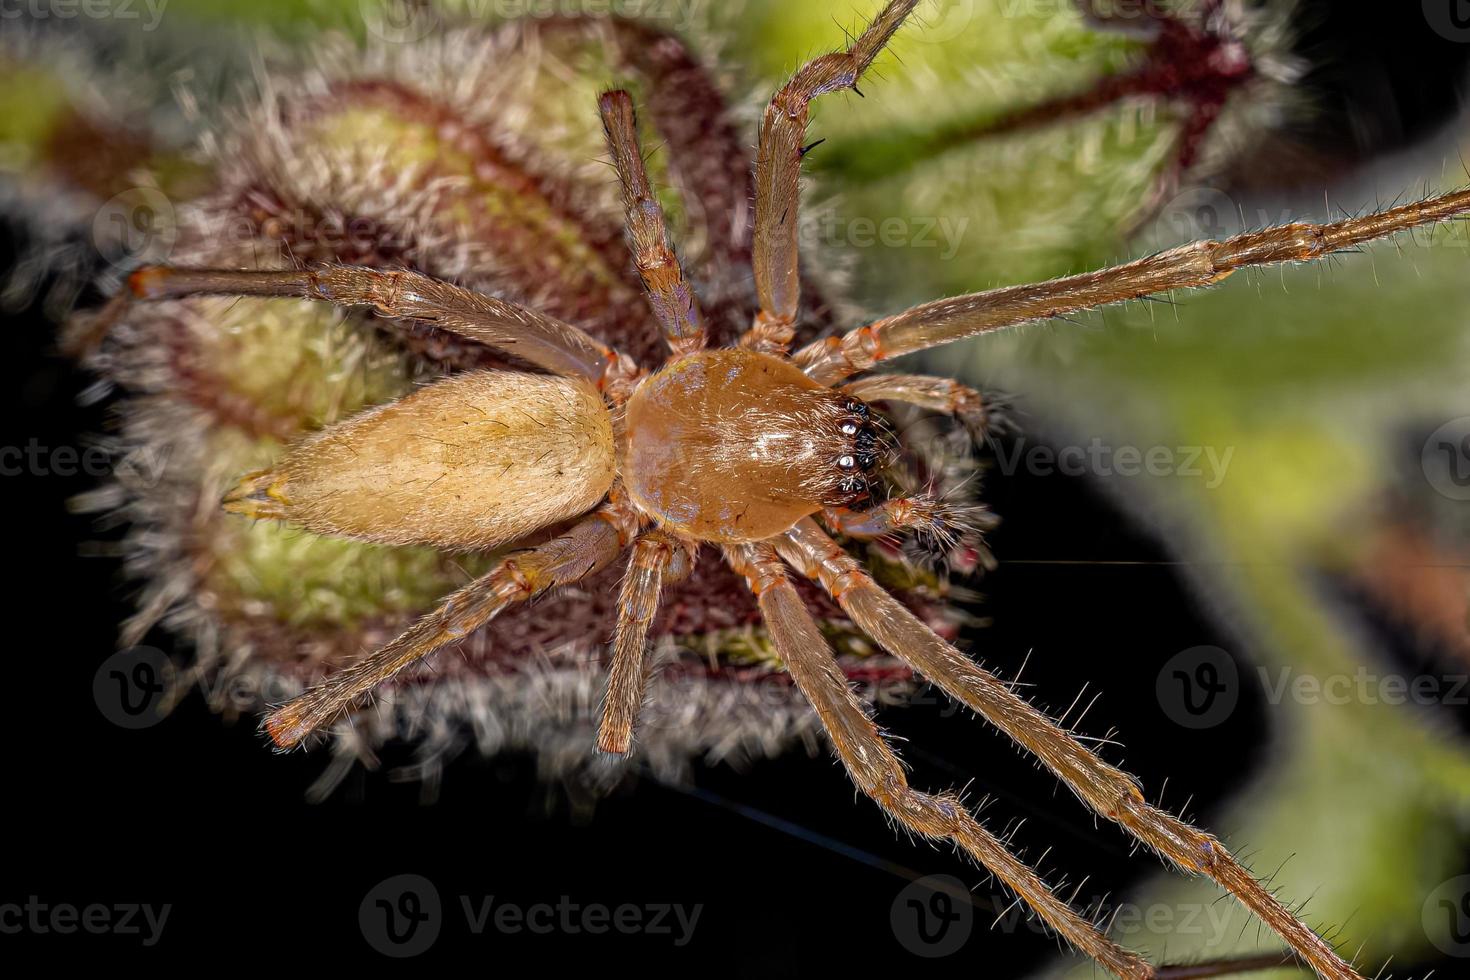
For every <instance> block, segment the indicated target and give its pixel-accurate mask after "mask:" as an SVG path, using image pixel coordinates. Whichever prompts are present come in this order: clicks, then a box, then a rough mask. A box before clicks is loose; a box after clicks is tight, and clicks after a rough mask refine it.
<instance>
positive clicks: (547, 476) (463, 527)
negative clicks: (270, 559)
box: [225, 371, 617, 551]
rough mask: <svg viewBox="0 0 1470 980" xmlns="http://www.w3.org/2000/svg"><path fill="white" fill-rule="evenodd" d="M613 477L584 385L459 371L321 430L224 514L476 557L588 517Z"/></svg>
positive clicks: (599, 415) (235, 496) (606, 427)
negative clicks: (552, 526)
mask: <svg viewBox="0 0 1470 980" xmlns="http://www.w3.org/2000/svg"><path fill="white" fill-rule="evenodd" d="M616 474H617V463H616V455H615V451H614V441H613V429H612V420H611V417H610V415H609V413H608V410H607V406H606V404H605V403H604V402H603V400H602V396H601V395H600V394H598V392H597V391H596V390H595V389H594V388H593V387H592V386H591V385H589V384H587V383H586V382H583V381H575V380H571V379H567V378H554V377H547V376H544V375H533V374H518V373H514V372H509V371H468V372H465V373H463V374H458V375H454V376H452V377H449V378H446V379H444V380H443V381H439V382H437V383H435V384H432V385H428V386H427V387H424V388H421V389H419V390H418V391H416V392H414V393H413V394H411V395H408V396H406V397H404V398H400V399H399V400H398V401H395V402H391V403H389V404H387V405H381V406H379V407H377V408H374V409H370V410H369V411H367V412H364V413H363V414H361V415H359V416H357V417H356V418H352V419H349V420H347V421H346V422H343V423H341V424H338V425H335V426H332V427H330V428H327V429H324V430H323V431H321V432H319V433H318V434H317V435H315V436H313V437H311V438H309V439H306V440H305V441H303V442H301V443H299V444H298V445H296V446H294V447H292V448H291V449H290V450H289V451H288V452H287V453H286V455H285V456H284V457H283V458H282V459H281V460H280V461H279V462H278V463H277V464H276V466H275V467H274V468H273V469H271V470H267V471H264V472H262V473H258V474H254V475H252V476H251V477H247V478H246V479H245V480H244V481H243V482H242V483H241V484H240V485H239V486H238V487H237V488H236V489H235V490H234V491H232V492H231V494H230V495H229V496H228V497H227V498H226V503H225V506H226V507H227V509H230V510H233V511H236V512H238V513H243V514H247V515H249V516H253V517H270V518H276V519H280V520H285V521H289V522H290V523H292V524H296V525H299V526H301V527H304V528H306V529H307V530H309V531H313V532H315V533H317V534H331V535H336V536H339V537H350V538H357V539H359V540H365V541H376V542H379V543H383V544H395V545H406V544H424V545H433V546H436V547H440V548H447V549H452V550H464V551H482V550H486V549H489V548H494V547H496V546H497V545H502V544H506V543H509V542H512V541H515V540H517V539H518V538H522V537H525V536H526V535H529V534H531V533H532V532H534V531H537V530H539V529H540V528H543V527H546V526H547V525H550V524H555V523H557V522H559V521H564V520H567V519H568V518H571V517H576V516H577V515H579V514H582V513H584V512H586V511H587V510H590V509H591V508H592V507H593V506H595V505H596V504H597V503H598V501H600V500H601V499H602V498H603V496H604V495H605V494H606V493H607V491H608V489H609V488H610V487H611V486H612V483H613V479H614V478H615V476H616Z"/></svg>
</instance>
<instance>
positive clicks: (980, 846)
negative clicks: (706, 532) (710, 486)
mask: <svg viewBox="0 0 1470 980" xmlns="http://www.w3.org/2000/svg"><path fill="white" fill-rule="evenodd" d="M726 557H727V559H728V561H729V562H730V565H731V567H733V568H734V569H735V571H736V572H738V573H740V574H741V575H743V576H745V578H746V580H747V581H748V582H749V583H750V587H751V590H752V591H753V592H755V594H756V598H757V601H758V602H759V604H760V610H761V615H762V617H763V618H764V619H765V622H766V627H767V629H769V630H770V632H771V642H772V643H774V644H775V647H776V652H777V653H779V654H780V655H781V659H782V660H783V661H785V663H786V669H787V670H788V671H789V672H790V674H791V678H792V680H793V681H795V682H796V686H797V688H798V689H800V691H801V693H802V694H803V695H804V696H805V697H806V699H807V701H809V702H811V705H812V708H813V709H814V710H815V711H816V712H817V716H818V717H819V718H820V719H821V721H822V727H823V728H824V729H825V730H826V732H827V735H828V736H829V738H830V739H831V742H832V748H833V751H834V752H835V753H836V754H837V757H838V759H840V760H841V762H842V764H843V766H844V767H846V769H847V772H848V774H849V775H850V776H851V777H852V781H853V782H854V783H856V784H857V787H858V789H860V790H862V792H863V793H864V795H866V796H868V797H869V798H870V799H872V800H873V802H875V803H877V804H878V806H879V807H881V808H882V809H883V811H884V812H885V813H887V814H888V815H889V816H891V817H893V818H894V819H895V820H897V821H898V823H899V825H900V826H902V827H903V828H904V829H906V830H908V831H910V832H911V833H915V834H918V835H919V836H921V837H925V838H928V839H931V840H950V841H953V842H954V843H955V844H956V845H957V846H958V847H959V848H960V849H961V850H963V851H964V852H965V853H966V854H968V855H969V856H970V857H971V858H973V859H974V860H975V861H977V862H979V863H980V865H981V866H982V867H984V868H985V869H986V870H987V871H989V872H990V873H991V874H993V875H995V876H996V878H998V879H999V880H1000V881H1001V882H1002V883H1003V884H1004V885H1005V886H1006V887H1007V888H1009V889H1011V890H1012V891H1013V892H1015V893H1016V894H1017V895H1019V896H1021V898H1022V899H1024V900H1025V902H1026V904H1027V905H1029V906H1030V907H1031V908H1032V909H1034V910H1036V913H1037V914H1038V915H1039V916H1041V918H1042V920H1043V921H1044V922H1046V924H1047V925H1048V926H1050V927H1051V928H1052V929H1054V930H1055V931H1056V932H1057V934H1058V935H1060V936H1061V937H1062V938H1064V939H1066V940H1067V942H1069V943H1071V944H1072V945H1074V946H1076V947H1077V948H1078V949H1080V950H1082V951H1083V952H1085V953H1086V954H1087V955H1088V956H1090V957H1092V958H1093V959H1094V960H1096V961H1097V962H1098V963H1100V964H1102V965H1103V966H1104V967H1105V968H1106V969H1108V970H1110V971H1111V972H1113V973H1115V974H1117V975H1118V976H1120V977H1127V978H1136V980H1147V978H1152V977H1153V976H1154V971H1153V967H1151V966H1150V965H1149V964H1148V962H1147V961H1145V960H1144V959H1143V958H1142V957H1140V956H1138V955H1137V954H1136V953H1132V952H1129V951H1128V950H1126V949H1124V948H1123V947H1121V946H1119V945H1118V944H1117V943H1115V942H1113V941H1112V940H1111V939H1109V938H1108V937H1107V936H1105V935H1103V934H1102V932H1101V931H1099V930H1098V928H1097V927H1096V926H1094V925H1093V924H1092V923H1091V922H1089V921H1088V920H1087V919H1085V918H1083V917H1082V916H1081V915H1079V914H1078V913H1077V911H1076V910H1075V909H1073V908H1072V907H1071V906H1070V905H1068V904H1067V903H1066V902H1065V901H1063V900H1062V899H1061V898H1060V897H1058V896H1057V894H1056V893H1055V892H1053V891H1052V890H1051V888H1050V887H1049V886H1048V885H1047V884H1046V882H1045V881H1043V880H1042V879H1041V877H1040V876H1039V875H1037V873H1036V871H1035V870H1033V869H1032V868H1031V867H1029V866H1028V865H1026V864H1025V863H1024V862H1023V861H1021V860H1020V859H1019V858H1017V857H1016V856H1015V855H1014V854H1012V853H1011V852H1010V850H1009V849H1008V848H1007V847H1006V845H1005V844H1004V843H1003V842H1002V841H1001V840H1000V839H999V838H997V837H996V836H995V835H994V834H992V833H990V831H988V830H986V829H985V827H984V826H983V825H981V823H980V822H979V821H977V820H976V819H975V817H974V816H973V815H972V814H971V813H970V811H969V809H968V808H967V807H966V806H965V804H964V802H963V801H961V800H960V799H959V797H957V796H955V795H953V794H945V795H942V796H933V795H930V794H928V793H923V792H920V791H918V790H916V789H914V788H913V787H911V786H910V785H909V784H908V780H907V779H906V778H905V776H904V771H903V763H902V762H900V761H899V758H898V756H897V755H896V754H895V753H894V751H893V749H892V748H891V747H890V746H889V744H888V741H887V739H886V738H884V736H883V735H882V734H881V733H880V732H879V730H878V727H877V726H876V725H875V724H874V723H873V721H872V719H871V718H869V717H868V714H867V712H866V711H864V710H863V707H862V704H861V702H859V701H858V699H857V695H855V694H854V693H853V691H852V688H851V687H850V686H849V685H848V683H847V678H846V677H845V676H844V675H843V673H842V668H841V667H839V666H838V664H837V661H836V659H835V658H834V657H833V656H832V650H831V648H830V647H829V646H828V645H827V641H826V640H825V639H824V638H823V637H822V633H821V630H820V628H819V627H818V626H817V624H816V622H815V621H814V620H813V619H812V616H811V613H809V612H808V611H807V608H806V603H805V602H803V601H802V599H801V596H800V595H799V594H798V593H797V591H796V588H795V586H794V585H792V583H791V580H790V578H789V576H788V575H787V573H786V566H785V565H784V564H783V563H782V562H781V559H780V558H779V557H778V556H777V554H776V552H775V549H773V548H772V547H771V546H770V545H769V544H765V543H757V544H753V545H742V546H739V547H730V548H727V549H726Z"/></svg>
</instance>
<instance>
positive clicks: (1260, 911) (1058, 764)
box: [776, 519, 1360, 980]
mask: <svg viewBox="0 0 1470 980" xmlns="http://www.w3.org/2000/svg"><path fill="white" fill-rule="evenodd" d="M776 547H777V550H778V551H779V552H780V554H781V556H782V557H783V558H785V559H786V560H787V561H789V562H791V563H792V564H793V565H795V566H796V567H797V568H799V569H801V571H802V572H803V573H804V574H805V575H807V576H808V577H809V578H812V579H814V580H816V581H818V582H820V583H821V585H822V586H823V588H824V589H826V591H827V592H828V594H829V595H831V596H832V597H833V599H835V600H836V602H837V604H838V605H839V606H841V607H842V610H843V611H844V612H846V613H847V614H848V616H850V617H851V618H852V620H853V622H854V623H856V624H857V625H858V627H859V628H860V629H862V630H863V632H865V633H867V634H868V635H869V636H871V637H872V638H873V639H874V640H876V641H877V642H878V644H879V645H880V646H882V647H883V648H884V649H885V650H887V651H888V652H889V653H891V654H892V655H894V656H896V657H898V658H899V659H901V660H903V661H904V662H906V663H908V664H909V665H910V666H911V667H913V668H914V669H915V670H916V671H918V672H919V673H920V674H922V675H923V676H924V677H926V678H928V679H929V680H930V681H931V682H933V683H934V684H936V685H937V686H939V687H940V688H941V689H942V690H943V691H944V692H945V693H947V694H948V695H949V696H950V697H952V698H954V699H955V700H956V701H959V702H960V703H962V704H964V705H966V706H967V707H969V708H972V709H973V710H975V711H976V712H978V713H979V714H980V715H981V716H982V717H983V718H985V720H986V721H988V722H990V723H991V724H992V725H995V726H996V727H997V728H999V729H1001V730H1002V731H1003V732H1005V733H1006V734H1007V735H1008V736H1010V737H1011V739H1012V740H1013V741H1015V742H1016V744H1018V745H1020V746H1021V747H1022V748H1024V749H1025V750H1026V751H1028V752H1030V753H1031V754H1032V755H1034V756H1035V757H1036V758H1037V759H1038V760H1039V761H1040V762H1041V763H1042V764H1043V765H1045V766H1046V767H1047V768H1048V769H1050V770H1051V771H1052V772H1053V773H1055V774H1056V775H1057V776H1058V777H1059V778H1060V779H1061V780H1062V781H1063V782H1064V783H1065V784H1066V785H1067V786H1068V787H1069V788H1070V789H1071V790H1072V791H1073V792H1074V793H1076V794H1077V796H1078V798H1080V799H1081V800H1082V802H1083V803H1085V804H1086V805H1087V806H1088V807H1089V808H1091V809H1092V810H1093V811H1094V812H1095V813H1097V814H1098V815H1099V816H1102V817H1105V818H1107V819H1108V820H1112V821H1114V822H1116V823H1118V824H1120V825H1121V826H1122V827H1123V828H1124V829H1125V830H1126V831H1128V832H1129V833H1131V834H1132V835H1133V836H1135V837H1136V838H1137V839H1138V840H1140V841H1142V842H1143V843H1144V844H1146V845H1148V846H1149V847H1150V848H1152V849H1153V850H1154V851H1156V852H1158V853H1159V854H1160V855H1162V856H1163V857H1165V858H1167V859H1168V860H1169V861H1171V862H1173V863H1174V864H1175V865H1177V866H1178V867H1180V868H1182V869H1183V870H1185V871H1187V872H1190V873H1191V874H1204V875H1208V876H1209V877H1210V878H1212V879H1214V881H1215V882H1216V883H1218V884H1219V885H1220V886H1221V887H1223V888H1224V889H1225V890H1226V891H1228V892H1230V893H1231V894H1233V895H1234V896H1235V897H1236V898H1238V899H1239V900H1240V902H1241V904H1243V905H1244V906H1245V907H1246V908H1248V909H1250V910H1251V911H1252V912H1253V913H1255V914H1256V915H1257V916H1258V917H1259V918H1260V919H1261V920H1262V921H1263V922H1265V923H1266V925H1268V926H1270V928H1271V929H1272V930H1273V931H1274V932H1275V933H1276V934H1277V935H1279V936H1280V937H1281V938H1282V939H1283V940H1285V941H1286V943H1287V944H1288V945H1289V946H1290V947H1291V948H1292V950H1294V951H1295V952H1296V954H1297V955H1298V956H1300V957H1301V959H1302V960H1303V961H1304V962H1306V963H1307V964H1309V965H1310V966H1311V967H1312V969H1314V970H1316V971H1317V973H1318V974H1320V975H1321V976H1323V977H1326V978H1329V980H1360V978H1359V977H1358V974H1357V973H1356V972H1354V971H1353V969H1352V968H1351V967H1350V966H1348V964H1347V963H1345V962H1343V960H1342V959H1341V957H1339V956H1338V955H1337V952H1336V950H1334V949H1333V948H1332V945H1331V944H1330V943H1328V942H1327V941H1326V940H1325V939H1323V938H1322V937H1321V936H1319V935H1317V933H1315V932H1313V931H1312V930H1311V929H1310V928H1308V927H1307V926H1306V925H1305V924H1304V923H1303V922H1301V921H1300V920H1299V919H1297V918H1296V916H1294V915H1293V914H1292V913H1291V912H1289V911H1287V909H1286V908H1285V907H1284V906H1283V905H1282V904H1281V902H1280V901H1279V900H1278V899H1277V898H1276V896H1275V895H1273V894H1272V893H1271V892H1270V891H1268V890H1267V889H1266V888H1265V887H1263V886H1262V884H1261V883H1260V882H1259V881H1257V880H1256V878H1255V877H1254V876H1253V875H1251V873H1250V872H1249V871H1247V870H1246V869H1245V868H1244V867H1242V866H1241V865H1240V863H1239V862H1237V861H1236V860H1235V858H1234V857H1233V856H1232V855H1231V854H1230V852H1229V850H1227V849H1226V847H1225V845H1223V844H1222V843H1220V841H1218V840H1217V839H1215V838H1214V837H1212V836H1211V835H1210V834H1207V833H1205V832H1204V831H1202V830H1199V829H1198V828H1196V827H1192V826H1190V825H1189V824H1187V823H1184V822H1183V821H1182V820H1180V819H1179V818H1177V817H1175V816H1173V815H1171V814H1168V813H1165V812H1164V811H1162V810H1159V809H1158V808H1156V807H1154V806H1152V805H1150V804H1149V803H1148V802H1147V801H1146V800H1145V799H1144V796H1143V793H1142V792H1141V790H1140V789H1139V787H1138V783H1137V781H1136V780H1135V779H1134V778H1133V777H1132V776H1129V775H1128V774H1127V773H1125V772H1123V771H1122V770H1119V769H1117V768H1115V767H1113V766H1110V765H1108V764H1107V763H1106V762H1104V761H1103V760H1102V759H1100V758H1099V757H1098V756H1097V754H1096V753H1095V752H1093V751H1092V750H1091V749H1089V748H1088V747H1087V746H1085V745H1084V744H1082V743H1081V742H1080V741H1078V740H1077V739H1076V738H1074V737H1073V736H1072V735H1071V733H1069V732H1067V731H1065V730H1064V729H1062V728H1061V726H1059V725H1058V724H1057V723H1056V722H1055V721H1053V720H1052V719H1051V718H1049V717H1048V716H1047V715H1046V714H1044V713H1043V712H1041V711H1039V710H1038V709H1037V708H1036V707H1034V706H1033V705H1032V704H1031V703H1030V702H1029V701H1027V700H1026V699H1024V698H1022V697H1020V696H1019V695H1017V694H1016V693H1015V692H1014V691H1013V690H1012V689H1011V688H1010V687H1009V686H1008V685H1006V684H1005V683H1004V682H1002V681H1001V680H1000V679H999V678H997V677H996V676H995V675H994V674H991V673H990V672H989V671H986V670H984V669H983V668H981V667H980V666H979V665H978V664H976V663H975V662H974V661H973V660H971V659H970V658H969V657H966V656H965V655H964V654H962V653H961V652H960V651H959V650H957V649H955V648H954V647H953V646H951V645H950V644H948V643H946V642H945V641H944V640H943V639H941V638H940V637H939V636H938V635H937V634H935V633H934V631H933V630H931V629H930V628H929V627H928V626H926V625H924V623H923V622H922V621H920V620H919V619H918V617H916V616H914V615H913V613H911V612H910V611H909V610H908V609H907V608H906V607H905V606H904V605H903V604H902V603H901V602H899V601H898V600H896V599H894V598H893V597H892V596H890V595H889V594H888V593H887V592H885V591H884V590H883V589H882V588H881V587H880V586H879V585H878V584H877V583H876V582H874V581H873V579H872V578H871V577H870V576H869V575H868V573H867V572H866V570H864V569H863V568H862V566H861V565H859V564H858V563H857V562H856V561H855V560H854V559H853V558H852V557H851V556H850V555H848V554H847V553H846V552H845V551H843V550H842V548H840V547H839V546H838V545H837V544H836V543H835V542H834V541H833V540H832V539H831V538H829V537H827V535H825V534H823V533H822V531H821V529H820V528H819V527H817V525H816V524H815V523H813V522H812V521H811V520H809V519H808V520H803V521H801V522H800V523H798V524H797V525H796V527H794V528H793V529H791V530H790V531H788V532H787V533H786V535H785V536H783V538H782V539H780V540H779V541H777V543H776Z"/></svg>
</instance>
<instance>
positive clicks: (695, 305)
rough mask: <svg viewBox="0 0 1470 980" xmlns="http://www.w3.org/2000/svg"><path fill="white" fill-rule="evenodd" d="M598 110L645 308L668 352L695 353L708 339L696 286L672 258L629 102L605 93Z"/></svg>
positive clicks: (624, 96) (617, 93)
mask: <svg viewBox="0 0 1470 980" xmlns="http://www.w3.org/2000/svg"><path fill="white" fill-rule="evenodd" d="M597 106H598V109H599V110H601V112H602V125H603V129H604V130H605V131H606V132H607V143H608V147H609V148H610V149H611V150H612V157H613V163H614V165H615V166H616V167H617V171H618V183H619V184H620V185H621V186H622V190H623V209H624V213H625V215H626V221H627V226H628V245H629V248H630V249H631V251H632V253H633V261H634V264H635V265H637V267H638V275H639V276H640V277H642V279H643V286H644V288H645V289H647V290H648V301H649V305H650V306H652V307H653V313H654V316H656V317H657V318H658V323H659V327H660V328H661V329H662V330H663V335H664V340H666V341H667V342H668V345H669V350H671V351H672V352H673V353H674V354H676V355H678V354H687V353H689V352H691V351H696V350H699V349H701V348H702V347H704V346H705V344H706V342H707V341H708V336H707V334H706V332H705V326H704V316H703V314H702V313H700V311H699V298H698V297H697V296H695V295H694V287H693V286H691V285H689V281H688V280H687V279H685V278H684V271H683V270H682V269H681V268H680V267H679V257H678V256H677V255H675V254H674V246H673V244H672V242H671V241H670V239H669V230H668V226H667V224H666V223H665V221H664V210H663V208H662V207H661V206H660V205H659V203H658V198H657V197H655V196H654V193H653V188H652V187H651V186H650V185H649V183H648V171H647V169H646V168H645V166H644V164H643V151H642V150H641V148H640V145H639V141H638V118H637V116H636V115H635V113H634V112H633V98H632V96H630V95H629V94H628V93H627V92H624V91H614V92H606V93H604V94H603V95H602V97H601V98H599V99H598V100H597Z"/></svg>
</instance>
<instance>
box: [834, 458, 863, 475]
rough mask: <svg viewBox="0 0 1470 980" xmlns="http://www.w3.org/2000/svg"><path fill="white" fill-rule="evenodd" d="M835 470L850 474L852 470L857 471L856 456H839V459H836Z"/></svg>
mask: <svg viewBox="0 0 1470 980" xmlns="http://www.w3.org/2000/svg"><path fill="white" fill-rule="evenodd" d="M837 468H838V469H839V470H842V471H844V472H851V471H852V470H855V469H857V468H858V461H857V457H856V456H839V457H837Z"/></svg>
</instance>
